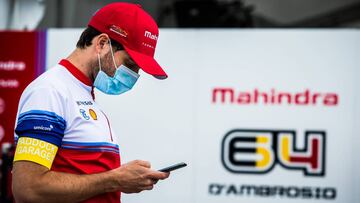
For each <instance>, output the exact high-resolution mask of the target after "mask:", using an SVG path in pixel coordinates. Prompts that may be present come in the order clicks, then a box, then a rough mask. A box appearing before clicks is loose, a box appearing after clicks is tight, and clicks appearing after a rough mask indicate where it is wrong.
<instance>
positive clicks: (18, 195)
mask: <svg viewBox="0 0 360 203" xmlns="http://www.w3.org/2000/svg"><path fill="white" fill-rule="evenodd" d="M12 173H13V185H12V187H13V194H14V197H15V200H16V202H17V203H22V202H36V203H41V202H61V203H65V202H79V201H83V200H86V199H89V198H91V197H93V196H96V195H99V194H102V193H106V192H116V191H121V192H125V193H137V192H141V191H143V190H151V189H152V188H153V185H154V184H155V182H156V181H157V180H159V179H160V180H162V179H165V178H167V177H168V176H169V173H162V172H158V171H153V170H151V169H150V163H148V162H146V161H139V160H137V161H132V162H129V163H127V164H124V165H123V166H121V167H120V168H117V169H114V170H111V171H107V172H103V173H98V174H90V175H75V174H69V173H62V172H55V171H50V170H48V169H47V168H46V167H44V166H41V165H39V164H36V163H33V162H28V161H17V162H15V163H14V166H13V171H12Z"/></svg>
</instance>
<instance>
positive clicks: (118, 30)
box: [110, 25, 128, 37]
mask: <svg viewBox="0 0 360 203" xmlns="http://www.w3.org/2000/svg"><path fill="white" fill-rule="evenodd" d="M110 31H113V32H115V33H116V34H118V35H120V36H122V37H127V36H128V33H127V32H126V31H125V30H123V29H121V28H120V27H118V26H116V25H112V26H111V27H110Z"/></svg>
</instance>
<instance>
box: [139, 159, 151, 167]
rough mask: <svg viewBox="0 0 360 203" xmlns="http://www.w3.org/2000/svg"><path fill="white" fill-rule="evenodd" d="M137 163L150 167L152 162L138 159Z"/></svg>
mask: <svg viewBox="0 0 360 203" xmlns="http://www.w3.org/2000/svg"><path fill="white" fill-rule="evenodd" d="M136 163H137V164H139V165H140V166H143V167H145V168H150V167H151V164H150V162H148V161H142V160H136Z"/></svg>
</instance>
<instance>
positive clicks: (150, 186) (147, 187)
mask: <svg viewBox="0 0 360 203" xmlns="http://www.w3.org/2000/svg"><path fill="white" fill-rule="evenodd" d="M153 188H154V185H149V186H146V187H143V188H141V189H142V190H152V189H153Z"/></svg>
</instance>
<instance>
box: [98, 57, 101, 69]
mask: <svg viewBox="0 0 360 203" xmlns="http://www.w3.org/2000/svg"><path fill="white" fill-rule="evenodd" d="M97 57H98V62H99V68H100V71H101V62H100V54H99V53H98V54H97Z"/></svg>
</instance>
